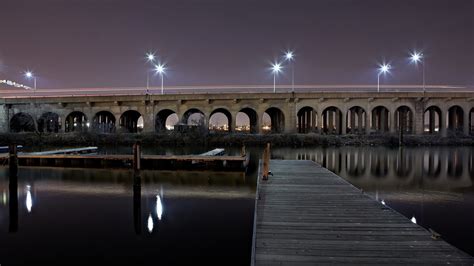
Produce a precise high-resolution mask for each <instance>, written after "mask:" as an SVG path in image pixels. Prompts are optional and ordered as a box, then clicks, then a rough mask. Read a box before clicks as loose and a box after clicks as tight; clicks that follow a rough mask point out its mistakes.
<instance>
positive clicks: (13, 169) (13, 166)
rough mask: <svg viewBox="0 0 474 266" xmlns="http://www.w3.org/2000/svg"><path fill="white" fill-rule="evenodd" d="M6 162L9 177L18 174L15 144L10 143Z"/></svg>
mask: <svg viewBox="0 0 474 266" xmlns="http://www.w3.org/2000/svg"><path fill="white" fill-rule="evenodd" d="M8 164H9V168H10V178H11V177H14V178H16V177H17V175H18V155H17V149H16V144H10V146H9V158H8Z"/></svg>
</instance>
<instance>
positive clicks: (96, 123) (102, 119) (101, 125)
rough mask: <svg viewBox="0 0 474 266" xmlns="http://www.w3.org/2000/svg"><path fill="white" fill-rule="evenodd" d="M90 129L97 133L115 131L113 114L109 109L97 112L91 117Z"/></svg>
mask: <svg viewBox="0 0 474 266" xmlns="http://www.w3.org/2000/svg"><path fill="white" fill-rule="evenodd" d="M92 129H93V130H94V131H95V132H98V133H113V132H115V116H114V115H113V114H112V113H111V112H109V111H100V112H97V113H96V114H95V116H94V118H93V119H92Z"/></svg>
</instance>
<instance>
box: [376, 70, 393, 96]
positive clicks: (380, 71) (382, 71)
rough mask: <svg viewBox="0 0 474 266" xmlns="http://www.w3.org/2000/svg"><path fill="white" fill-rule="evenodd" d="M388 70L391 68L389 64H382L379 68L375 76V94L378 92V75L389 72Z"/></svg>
mask: <svg viewBox="0 0 474 266" xmlns="http://www.w3.org/2000/svg"><path fill="white" fill-rule="evenodd" d="M390 69H391V66H390V65H389V64H385V63H383V64H382V65H380V66H379V73H378V75H377V92H380V75H382V74H385V73H387V72H389V71H390Z"/></svg>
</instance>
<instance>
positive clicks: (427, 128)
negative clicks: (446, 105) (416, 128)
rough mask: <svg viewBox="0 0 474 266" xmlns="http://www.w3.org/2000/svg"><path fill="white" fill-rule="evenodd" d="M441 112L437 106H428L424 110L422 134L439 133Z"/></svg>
mask: <svg viewBox="0 0 474 266" xmlns="http://www.w3.org/2000/svg"><path fill="white" fill-rule="evenodd" d="M442 117H443V116H442V112H441V109H440V108H439V107H438V106H434V105H433V106H430V107H428V108H426V110H425V112H424V114H423V132H425V133H428V134H436V133H440V132H441V128H442V126H443V125H442V124H443V123H442V122H441V119H442Z"/></svg>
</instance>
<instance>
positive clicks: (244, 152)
mask: <svg viewBox="0 0 474 266" xmlns="http://www.w3.org/2000/svg"><path fill="white" fill-rule="evenodd" d="M245 155H246V151H245V145H242V149H241V150H240V156H242V157H244V156H245Z"/></svg>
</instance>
